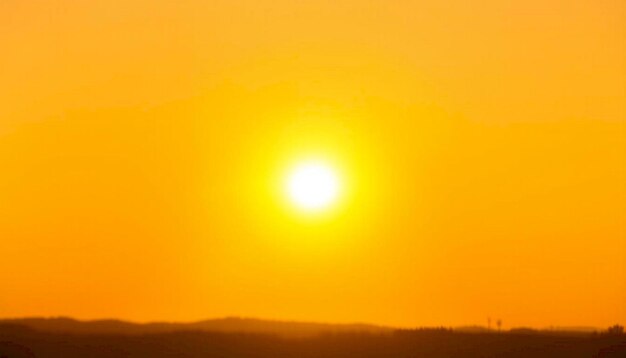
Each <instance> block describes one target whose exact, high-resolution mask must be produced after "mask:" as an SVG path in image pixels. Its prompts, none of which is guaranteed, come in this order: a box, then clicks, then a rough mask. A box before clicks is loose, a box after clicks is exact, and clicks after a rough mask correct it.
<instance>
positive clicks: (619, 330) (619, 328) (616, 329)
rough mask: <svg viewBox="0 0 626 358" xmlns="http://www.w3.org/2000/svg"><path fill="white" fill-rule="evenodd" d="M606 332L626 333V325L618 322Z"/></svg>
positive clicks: (612, 333) (611, 333) (614, 333)
mask: <svg viewBox="0 0 626 358" xmlns="http://www.w3.org/2000/svg"><path fill="white" fill-rule="evenodd" d="M606 332H607V333H608V334H610V335H619V334H624V327H623V326H620V325H619V324H616V325H615V326H611V327H609V329H608V330H607V331H606Z"/></svg>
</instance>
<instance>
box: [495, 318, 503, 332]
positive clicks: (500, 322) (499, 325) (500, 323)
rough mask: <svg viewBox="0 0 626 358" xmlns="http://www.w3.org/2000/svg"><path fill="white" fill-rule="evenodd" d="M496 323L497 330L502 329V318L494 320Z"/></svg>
mask: <svg viewBox="0 0 626 358" xmlns="http://www.w3.org/2000/svg"><path fill="white" fill-rule="evenodd" d="M496 325H497V326H498V331H500V330H502V320H501V319H499V318H498V320H497V321H496Z"/></svg>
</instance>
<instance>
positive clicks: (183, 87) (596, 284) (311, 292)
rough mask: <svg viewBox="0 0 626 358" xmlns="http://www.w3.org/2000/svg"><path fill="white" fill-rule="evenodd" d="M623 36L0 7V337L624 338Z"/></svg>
mask: <svg viewBox="0 0 626 358" xmlns="http://www.w3.org/2000/svg"><path fill="white" fill-rule="evenodd" d="M625 14H626V2H624V1H621V0H593V1H591V0H590V1H565V0H563V1H556V0H555V1H539V0H530V1H517V2H503V1H496V0H486V1H481V2H480V6H478V3H476V2H467V1H453V0H447V1H417V0H416V1H391V2H390V1H382V0H380V1H378V0H370V1H363V0H359V1H357V0H344V1H322V0H318V1H285V0H271V1H269V0H267V1H265V0H255V1H232V0H213V1H199V0H198V1H196V0H189V1H180V2H171V1H140V0H124V1H111V0H106V1H104V0H102V1H100V0H96V1H69V0H58V1H27V2H26V1H17V0H8V1H2V2H1V3H0V44H1V48H2V55H1V56H0V84H1V85H0V168H1V169H0V253H2V257H1V259H0V282H1V283H2V285H1V287H0V317H24V316H58V315H63V316H71V317H76V318H80V319H94V318H108V317H115V318H120V319H126V320H133V321H154V320H159V321H194V320H201V319H205V318H212V317H225V316H232V315H236V316H243V317H258V318H267V319H284V320H306V321H317V322H329V323H342V322H369V323H373V324H381V325H391V326H399V327H408V326H442V325H443V326H460V325H468V324H481V325H486V324H487V319H488V318H489V317H490V318H491V319H492V322H495V320H496V319H502V321H503V322H504V326H505V327H514V326H532V327H547V326H594V327H607V326H608V325H610V324H615V323H621V324H624V323H626V268H625V266H626V264H625V263H626V257H625V256H626V184H625V183H626V170H625V169H626V160H625V159H626V158H625V154H624V153H626V127H625V124H626V89H625V86H624V83H626V61H625V59H626V47H625V43H626V42H625V41H624V39H625V38H626V15H625ZM311 156H314V157H320V158H323V159H324V160H325V161H326V162H328V163H329V165H330V166H332V167H333V168H336V170H337V171H339V172H340V174H341V180H342V190H343V191H342V199H341V202H339V203H337V205H334V206H333V209H332V210H330V211H328V212H326V213H325V214H324V215H320V216H316V217H315V218H311V217H308V216H306V215H302V214H301V213H300V212H298V211H297V210H294V208H293V207H292V206H291V205H289V203H287V202H286V201H285V198H284V195H283V194H284V193H282V192H281V191H280V190H278V189H277V186H276V183H280V182H282V180H283V178H284V173H285V172H286V171H288V170H289V168H291V167H293V166H294V165H297V163H298V162H300V161H302V160H306V159H307V158H309V157H311Z"/></svg>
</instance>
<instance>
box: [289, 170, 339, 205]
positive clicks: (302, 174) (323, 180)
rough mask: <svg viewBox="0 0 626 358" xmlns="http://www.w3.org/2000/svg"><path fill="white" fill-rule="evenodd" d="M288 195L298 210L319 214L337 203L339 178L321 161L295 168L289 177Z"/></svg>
mask: <svg viewBox="0 0 626 358" xmlns="http://www.w3.org/2000/svg"><path fill="white" fill-rule="evenodd" d="M286 189H287V195H288V197H289V199H290V201H291V202H292V203H293V204H294V205H296V206H297V207H298V208H300V209H302V210H305V211H308V212H319V211H322V210H324V209H327V208H329V207H330V206H331V205H332V204H333V203H335V202H336V201H337V198H338V196H339V191H340V183H339V178H338V176H337V174H336V172H335V171H334V170H333V168H332V167H330V166H329V165H327V164H325V163H323V162H319V161H309V162H303V163H300V164H298V165H297V166H295V167H294V168H293V169H292V171H291V172H290V174H289V176H288V177H287V183H286Z"/></svg>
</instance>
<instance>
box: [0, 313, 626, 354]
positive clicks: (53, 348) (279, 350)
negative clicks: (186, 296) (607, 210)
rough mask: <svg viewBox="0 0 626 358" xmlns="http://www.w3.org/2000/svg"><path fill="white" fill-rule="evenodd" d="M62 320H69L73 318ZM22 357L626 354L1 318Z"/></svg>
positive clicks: (571, 342)
mask: <svg viewBox="0 0 626 358" xmlns="http://www.w3.org/2000/svg"><path fill="white" fill-rule="evenodd" d="M14 321H15V320H14ZM29 322H30V323H32V322H33V321H32V320H31V321H29ZM104 322H105V324H104V325H103V326H106V327H128V326H127V325H124V324H122V325H119V323H120V322H118V321H113V322H110V321H104ZM63 323H64V324H69V325H72V324H74V323H72V321H71V320H69V321H64V322H63ZM122 323H123V322H122ZM46 324H50V322H47V323H46ZM100 324H102V322H99V323H98V325H100ZM109 324H110V325H109ZM98 325H95V326H98ZM99 327H102V326H99ZM26 357H63V358H75V357H76V358H77V357H90V358H104V357H116V358H117V357H126V358H143V357H145V358H148V357H149V358H161V357H163V358H165V357H178V358H194V357H198V358H199V357H221V358H227V357H232V358H248V357H249V358H252V357H254V358H296V357H297V358H335V357H336V358H389V357H393V358H405V357H406V358H408V357H422V358H443V357H468V358H478V357H481V358H490V357H493V358H495V357H513V358H525V357H529V358H530V357H532V358H548V357H549V358H558V357H567V358H590V357H598V358H618V357H621V358H623V357H626V336H624V335H623V334H620V335H610V334H588V335H586V336H566V335H549V334H541V333H538V332H533V333H532V334H528V333H525V332H521V333H504V332H503V333H495V332H491V333H463V332H456V331H452V330H447V329H419V330H398V331H391V332H387V333H385V334H377V333H349V332H342V333H329V334H322V335H318V336H310V337H307V338H299V339H288V338H286V337H279V336H273V335H267V334H252V333H217V332H206V331H205V332H200V331H179V332H170V333H142V334H120V333H117V334H112V333H106V334H104V333H91V334H87V333H85V332H83V333H80V334H78V333H58V332H57V333H53V332H49V331H48V332H45V331H41V330H39V331H38V330H35V329H33V328H28V327H26V326H21V325H19V324H15V323H13V324H9V323H3V324H0V358H26Z"/></svg>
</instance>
